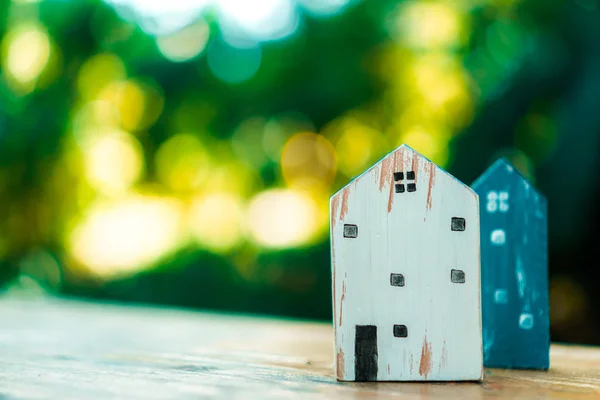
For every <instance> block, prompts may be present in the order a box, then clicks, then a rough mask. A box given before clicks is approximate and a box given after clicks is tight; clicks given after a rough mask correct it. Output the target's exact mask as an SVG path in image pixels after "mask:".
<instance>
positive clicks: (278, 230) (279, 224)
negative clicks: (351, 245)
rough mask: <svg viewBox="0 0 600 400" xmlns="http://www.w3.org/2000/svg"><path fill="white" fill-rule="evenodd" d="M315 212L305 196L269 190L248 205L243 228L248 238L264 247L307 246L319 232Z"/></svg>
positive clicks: (293, 192) (311, 203) (311, 201)
mask: <svg viewBox="0 0 600 400" xmlns="http://www.w3.org/2000/svg"><path fill="white" fill-rule="evenodd" d="M318 215H319V209H318V206H317V204H316V203H315V202H314V200H313V199H312V198H311V197H310V196H308V195H307V194H306V193H303V192H300V191H296V190H291V189H270V190H267V191H264V192H262V193H259V194H257V195H256V196H255V197H254V198H253V199H252V200H251V202H250V204H249V206H248V213H247V227H248V230H249V233H250V236H251V238H252V239H253V240H254V241H255V242H256V243H258V244H259V245H261V246H264V247H268V248H285V247H295V246H299V245H303V244H306V243H308V242H309V241H310V240H311V239H312V238H313V236H314V235H315V234H316V233H317V232H318V230H319V221H318Z"/></svg>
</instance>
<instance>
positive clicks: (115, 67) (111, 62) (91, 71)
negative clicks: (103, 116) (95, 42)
mask: <svg viewBox="0 0 600 400" xmlns="http://www.w3.org/2000/svg"><path fill="white" fill-rule="evenodd" d="M125 77H126V71H125V65H124V64H123V61H121V59H120V58H119V57H117V56H116V55H114V54H109V53H102V54H97V55H95V56H93V57H90V58H89V59H88V60H87V61H86V62H85V63H84V64H83V65H82V66H81V68H80V69H79V75H78V76H77V88H78V89H79V94H80V95H81V96H82V98H84V99H86V100H90V99H93V98H95V97H96V96H97V95H98V93H100V91H102V90H103V89H104V88H105V87H107V86H108V85H109V84H110V83H112V82H118V81H122V80H124V79H125Z"/></svg>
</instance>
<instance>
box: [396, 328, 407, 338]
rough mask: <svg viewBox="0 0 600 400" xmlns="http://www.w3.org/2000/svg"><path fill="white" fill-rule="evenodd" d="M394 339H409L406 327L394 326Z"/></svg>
mask: <svg viewBox="0 0 600 400" xmlns="http://www.w3.org/2000/svg"><path fill="white" fill-rule="evenodd" d="M394 337H402V338H404V337H408V328H407V327H406V325H394Z"/></svg>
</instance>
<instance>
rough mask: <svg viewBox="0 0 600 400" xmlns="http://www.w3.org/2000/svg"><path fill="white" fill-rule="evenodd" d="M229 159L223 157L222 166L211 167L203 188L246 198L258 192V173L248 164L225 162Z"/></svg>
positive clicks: (221, 159)
mask: <svg viewBox="0 0 600 400" xmlns="http://www.w3.org/2000/svg"><path fill="white" fill-rule="evenodd" d="M228 159H229V157H226V156H224V157H221V158H219V160H220V161H221V164H219V165H213V166H211V170H210V174H209V175H208V176H207V177H206V179H205V180H204V183H203V187H206V188H208V189H210V190H212V191H221V192H228V193H233V194H236V195H239V196H243V197H246V196H247V195H248V194H250V193H253V192H255V191H256V182H257V173H256V171H255V170H254V169H252V168H251V167H249V166H248V164H246V163H242V162H236V161H224V160H228Z"/></svg>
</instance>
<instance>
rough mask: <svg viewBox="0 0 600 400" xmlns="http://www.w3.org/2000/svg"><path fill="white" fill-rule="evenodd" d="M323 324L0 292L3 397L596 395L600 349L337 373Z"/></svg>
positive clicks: (558, 348)
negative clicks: (518, 363) (379, 378)
mask: <svg viewBox="0 0 600 400" xmlns="http://www.w3.org/2000/svg"><path fill="white" fill-rule="evenodd" d="M332 342H333V330H332V327H331V325H330V324H320V323H309V322H300V321H290V320H275V319H270V318H254V317H247V316H224V315H218V314H208V313H199V312H193V311H182V310H169V309H156V308H147V307H128V306H127V307H126V306H115V305H107V304H88V303H80V302H75V301H64V300H54V299H47V300H27V301H26V300H18V299H7V298H3V299H2V300H0V399H3V400H4V399H11V400H12V399H21V400H22V399H65V400H71V399H73V400H74V399H134V400H135V399H140V400H154V399H169V400H170V399H177V400H179V399H198V398H216V399H227V400H229V399H260V400H262V399H281V398H285V399H323V398H327V399H337V398H339V399H347V398H370V399H379V398H381V399H390V398H401V399H455V398H462V399H487V398H490V399H538V398H544V399H572V400H578V399H598V398H600V350H599V349H596V348H588V347H575V346H564V345H553V346H552V349H551V352H550V355H551V358H552V367H551V368H550V370H548V371H522V370H497V369H496V370H494V369H487V370H486V373H485V376H484V380H483V382H481V383H473V382H465V383H392V382H379V383H375V382H369V383H347V382H337V381H336V378H335V376H334V375H333V352H332V351H331V345H332Z"/></svg>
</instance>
